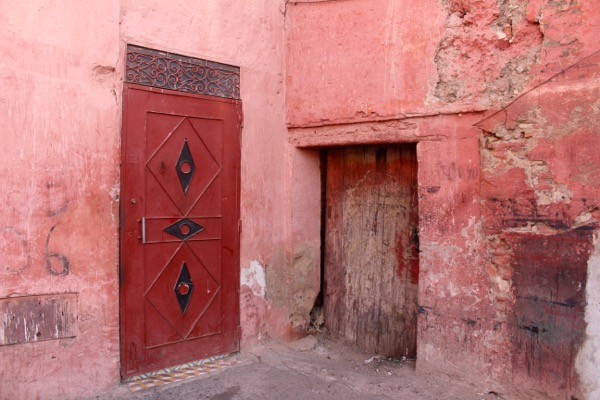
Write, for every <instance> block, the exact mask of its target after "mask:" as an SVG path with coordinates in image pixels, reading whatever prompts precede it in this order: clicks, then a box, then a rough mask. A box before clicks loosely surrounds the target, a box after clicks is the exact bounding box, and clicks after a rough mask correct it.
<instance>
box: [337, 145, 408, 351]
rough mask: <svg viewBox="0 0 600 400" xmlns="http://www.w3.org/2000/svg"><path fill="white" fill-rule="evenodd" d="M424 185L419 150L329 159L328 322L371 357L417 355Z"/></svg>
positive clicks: (341, 153)
mask: <svg viewBox="0 0 600 400" xmlns="http://www.w3.org/2000/svg"><path fill="white" fill-rule="evenodd" d="M416 185H417V161H416V147H415V145H398V146H368V147H349V148H344V149H339V150H330V151H329V152H328V158H327V187H326V202H327V205H326V210H327V211H326V214H327V215H326V239H325V285H326V286H325V314H326V315H325V319H326V324H327V325H328V328H329V329H330V330H331V331H332V332H334V333H336V334H338V335H340V336H342V337H344V338H346V339H347V340H349V341H351V342H353V343H356V344H357V345H358V346H359V347H360V348H361V349H363V350H364V351H368V352H372V353H377V354H384V355H388V356H408V357H415V356H416V328H417V287H418V272H419V260H418V250H417V236H416V234H417V226H418V209H417V196H416V193H417V192H416Z"/></svg>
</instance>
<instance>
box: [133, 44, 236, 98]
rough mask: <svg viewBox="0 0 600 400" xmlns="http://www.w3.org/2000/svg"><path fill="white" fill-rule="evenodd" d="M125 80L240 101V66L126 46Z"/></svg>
mask: <svg viewBox="0 0 600 400" xmlns="http://www.w3.org/2000/svg"><path fill="white" fill-rule="evenodd" d="M125 80H126V81H127V82H129V83H135V84H138V85H145V86H152V87H157V88H161V89H170V90H177V91H180V92H187V93H194V94H203V95H208V96H217V97H224V98H228V99H235V100H239V98H240V69H239V68H238V67H234V66H231V65H226V64H221V63H216V62H213V61H207V60H202V59H200V58H191V57H185V56H181V55H178V54H172V53H166V52H162V51H158V50H151V49H146V48H144V47H139V46H133V45H128V46H127V62H126V71H125Z"/></svg>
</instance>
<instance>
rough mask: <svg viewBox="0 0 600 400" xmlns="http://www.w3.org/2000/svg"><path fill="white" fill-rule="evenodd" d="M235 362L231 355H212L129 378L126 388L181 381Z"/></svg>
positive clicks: (135, 389)
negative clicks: (204, 358)
mask: <svg viewBox="0 0 600 400" xmlns="http://www.w3.org/2000/svg"><path fill="white" fill-rule="evenodd" d="M235 364H239V361H238V360H237V359H235V358H234V357H232V356H230V357H212V358H209V359H206V360H200V361H196V362H193V363H188V364H183V365H179V366H177V367H173V368H166V369H163V370H160V371H156V372H151V373H148V374H144V375H139V376H136V377H134V378H130V379H129V383H128V388H129V390H130V391H132V392H137V391H138V390H143V389H149V388H152V387H156V386H163V385H167V384H169V383H175V382H181V381H183V380H185V379H188V378H192V377H195V376H200V375H204V374H207V373H209V372H212V371H215V370H220V369H223V368H226V367H229V366H231V365H235Z"/></svg>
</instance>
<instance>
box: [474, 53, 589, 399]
mask: <svg viewBox="0 0 600 400" xmlns="http://www.w3.org/2000/svg"><path fill="white" fill-rule="evenodd" d="M579 47H580V45H579V43H574V49H573V51H580V50H579ZM565 54H566V53H565ZM599 73H600V55H599V54H597V53H594V54H592V55H590V56H588V57H585V58H584V59H582V60H580V61H579V62H577V63H575V64H573V65H571V66H567V67H565V68H563V69H562V70H561V72H560V73H558V74H556V75H555V76H553V77H552V78H550V79H549V80H547V81H546V82H545V83H543V84H542V85H540V86H538V87H536V88H534V89H533V90H531V91H530V92H528V93H527V94H525V95H523V96H521V97H520V98H518V99H517V100H516V101H514V102H513V103H512V104H511V105H509V106H508V107H506V108H504V109H502V110H501V111H499V112H497V113H495V114H493V115H492V116H490V117H489V118H487V119H485V120H484V121H482V122H481V123H479V124H478V126H479V127H480V128H482V131H483V133H482V136H481V159H482V163H481V164H482V186H481V187H482V209H483V219H484V232H485V235H486V237H487V240H488V243H489V244H490V246H489V249H490V250H489V262H488V267H487V270H488V273H489V277H490V281H491V283H492V290H491V292H490V296H491V299H492V301H493V304H494V307H495V313H496V318H497V323H498V324H499V326H500V327H501V329H502V330H503V331H504V336H505V338H506V346H507V348H509V349H510V351H509V354H507V356H508V357H509V360H511V361H510V368H509V369H508V370H507V372H506V373H504V374H501V375H500V376H499V379H500V380H502V381H504V382H505V385H506V386H505V387H506V388H508V389H507V390H510V391H513V392H515V393H520V394H521V395H522V396H532V397H535V396H542V397H544V398H551V399H554V398H556V399H559V398H561V399H562V398H565V397H569V398H579V399H581V398H592V397H586V396H589V393H586V391H587V392H589V382H587V381H585V380H583V381H582V379H583V378H582V377H585V376H586V374H587V373H588V372H589V369H590V368H591V367H590V364H587V366H586V367H579V369H578V367H577V357H578V356H577V354H578V353H579V352H580V351H582V350H581V349H582V348H583V349H585V348H586V347H585V346H584V343H585V340H587V339H586V338H587V337H590V335H592V336H593V335H597V332H596V331H590V329H596V330H597V328H595V327H593V326H588V325H587V319H586V318H587V317H586V314H589V310H588V311H586V307H596V306H597V305H593V304H590V303H589V302H588V301H587V300H586V295H585V293H586V285H587V284H588V276H596V275H595V273H594V271H588V265H594V266H595V264H590V263H589V259H590V257H591V255H592V254H593V251H594V246H595V245H594V243H595V242H594V237H595V234H596V232H597V227H598V218H599V217H600V212H599V211H600V208H599V206H600V200H598V199H599V194H600V193H599V189H598V187H597V184H596V183H595V182H598V179H600V172H599V171H600V161H599V160H598V158H597V154H598V151H600V145H599V144H598V143H599V140H598V139H599V137H598V135H600V126H599V123H598V116H599V114H598V113H599V112H600V100H598V98H599V95H600V80H599V78H600V74H599ZM584 353H585V351H584ZM580 357H584V356H581V355H580ZM594 365H595V364H594ZM596 367H597V365H596ZM596 367H594V368H596Z"/></svg>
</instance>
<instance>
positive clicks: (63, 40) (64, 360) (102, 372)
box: [0, 1, 120, 399]
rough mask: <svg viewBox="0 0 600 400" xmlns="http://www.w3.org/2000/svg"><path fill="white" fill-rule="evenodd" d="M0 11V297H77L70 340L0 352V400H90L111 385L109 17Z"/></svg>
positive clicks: (113, 56) (112, 42) (115, 103)
mask: <svg viewBox="0 0 600 400" xmlns="http://www.w3.org/2000/svg"><path fill="white" fill-rule="evenodd" d="M0 7H1V8H2V10H3V12H2V16H0V43H1V47H2V54H3V56H2V59H1V60H0V81H1V84H0V87H2V91H1V94H0V104H1V107H0V121H2V127H1V128H0V137H1V140H2V144H3V153H2V157H0V179H1V182H2V183H1V186H2V190H1V191H0V201H1V202H2V204H3V207H1V208H0V221H2V222H0V254H2V257H1V258H2V261H1V262H0V265H1V267H0V297H12V296H28V295H35V294H47V293H77V294H78V304H77V305H76V308H78V313H77V317H78V320H77V330H78V335H77V336H76V337H75V338H73V339H60V340H50V341H42V342H38V343H27V344H21V345H10V346H2V347H0V365H2V368H1V369H0V398H3V399H9V398H13V399H17V398H20V399H41V398H46V399H50V398H72V397H75V396H83V395H86V394H92V393H94V392H96V391H98V390H100V389H106V388H108V387H111V386H114V385H116V384H117V382H118V380H119V340H118V329H119V319H118V281H117V276H118V275H117V266H118V264H117V262H118V255H117V254H118V253H117V250H118V238H117V223H118V203H117V197H118V194H119V167H118V165H119V154H120V153H119V132H120V100H119V97H120V95H119V93H120V84H119V80H118V73H117V72H115V69H118V68H119V65H118V60H119V57H120V39H119V6H118V4H117V3H114V2H90V1H85V2H81V1H67V2H60V4H59V3H58V2H39V1H24V2H14V1H3V2H2V4H0ZM52 227H54V230H52ZM56 254H61V255H63V256H64V259H63V258H61V257H60V256H57V255H56ZM63 261H64V262H65V263H66V262H67V261H68V267H69V269H68V274H64V275H53V274H51V271H54V273H59V274H60V273H63V272H66V269H65V267H66V265H65V263H63ZM81 382H87V384H85V385H81V384H77V383H81Z"/></svg>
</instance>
